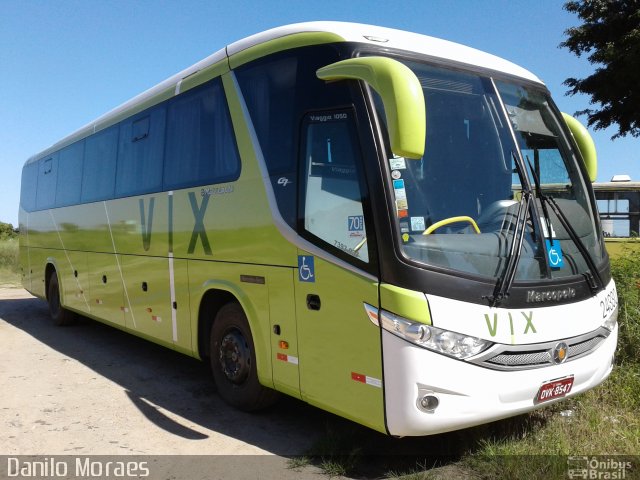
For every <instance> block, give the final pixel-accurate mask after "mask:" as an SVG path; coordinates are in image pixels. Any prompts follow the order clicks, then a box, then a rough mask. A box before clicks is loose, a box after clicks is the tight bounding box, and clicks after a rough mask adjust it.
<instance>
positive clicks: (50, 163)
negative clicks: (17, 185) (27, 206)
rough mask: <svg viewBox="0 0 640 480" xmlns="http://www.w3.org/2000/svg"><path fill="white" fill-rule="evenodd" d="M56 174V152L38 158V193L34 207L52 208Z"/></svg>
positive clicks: (54, 198)
mask: <svg viewBox="0 0 640 480" xmlns="http://www.w3.org/2000/svg"><path fill="white" fill-rule="evenodd" d="M57 176H58V154H57V153H54V154H53V155H52V156H50V157H45V158H42V159H40V161H39V162H38V193H37V195H36V208H38V209H41V208H52V207H53V206H54V204H55V201H56V180H57Z"/></svg>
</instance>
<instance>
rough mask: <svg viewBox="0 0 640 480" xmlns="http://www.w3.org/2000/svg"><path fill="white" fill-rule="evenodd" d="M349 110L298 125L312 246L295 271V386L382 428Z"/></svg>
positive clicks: (308, 397)
mask: <svg viewBox="0 0 640 480" xmlns="http://www.w3.org/2000/svg"><path fill="white" fill-rule="evenodd" d="M353 117H354V112H353V111H352V110H351V109H342V110H332V111H324V112H319V113H316V114H309V115H307V117H306V118H305V120H304V122H303V127H302V135H301V138H302V142H303V148H302V149H301V151H302V153H303V155H304V157H303V158H302V159H301V165H300V168H301V172H302V175H301V178H300V182H299V185H300V189H301V190H300V204H299V210H300V214H301V220H300V223H299V231H300V233H301V235H302V236H303V237H304V238H305V239H307V240H308V241H309V242H310V243H312V244H314V245H315V246H317V249H312V248H309V251H305V250H299V251H298V270H297V272H296V278H295V279H294V283H295V290H296V293H295V296H296V316H297V319H298V347H299V353H300V389H301V394H302V398H303V400H305V401H307V402H309V403H311V404H314V405H318V406H320V407H322V408H324V409H326V410H328V411H331V412H333V413H336V414H338V415H341V416H344V417H346V418H349V419H352V420H354V421H357V422H359V423H362V424H365V425H368V426H369V427H371V428H373V429H376V430H378V431H382V432H384V431H385V425H384V402H383V388H382V355H381V347H380V329H379V327H378V326H377V325H376V324H374V323H373V322H372V321H371V320H370V319H369V316H368V315H367V311H366V309H365V305H367V304H368V305H371V306H373V307H375V308H377V307H378V278H377V275H374V274H373V273H371V272H372V271H376V270H375V268H372V266H371V265H372V264H375V252H374V248H372V247H370V245H369V243H368V240H367V239H368V235H369V234H370V235H371V237H369V238H373V235H374V234H373V227H372V221H371V218H370V213H369V212H368V206H367V205H368V202H366V201H365V199H366V191H367V189H366V184H365V181H364V177H363V168H362V161H361V160H362V159H361V151H360V147H359V143H358V138H357V131H356V129H355V121H354V118H353ZM373 243H375V242H373ZM323 252H326V254H325V253H323ZM318 253H320V255H321V256H322V257H324V258H321V256H319V255H318Z"/></svg>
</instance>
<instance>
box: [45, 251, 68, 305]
mask: <svg viewBox="0 0 640 480" xmlns="http://www.w3.org/2000/svg"><path fill="white" fill-rule="evenodd" d="M58 272H59V269H58V265H57V264H56V261H55V259H53V258H51V257H49V258H47V264H46V265H45V267H44V297H45V298H46V299H47V301H48V300H49V281H50V279H51V274H52V273H55V274H56V275H58V286H59V295H60V304H61V305H62V304H63V300H64V297H63V291H64V289H63V288H62V279H61V278H60V275H59V273H58Z"/></svg>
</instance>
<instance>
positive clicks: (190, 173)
mask: <svg viewBox="0 0 640 480" xmlns="http://www.w3.org/2000/svg"><path fill="white" fill-rule="evenodd" d="M167 126H168V129H167V144H166V150H165V152H166V158H165V168H164V187H165V188H166V189H172V188H185V187H189V186H194V185H206V184H211V183H220V182H225V181H230V180H235V179H236V178H238V176H239V174H240V161H239V158H238V151H237V148H236V143H235V137H234V134H233V129H232V127H231V119H230V118H229V112H228V109H227V105H226V101H225V97H224V91H223V89H222V84H221V82H220V80H219V79H217V80H214V81H213V82H211V83H209V84H207V85H206V86H205V87H202V88H198V89H194V90H192V91H189V92H187V93H185V94H183V95H180V96H179V97H178V98H176V99H175V100H174V101H172V102H171V103H170V104H169V107H168V112H167Z"/></svg>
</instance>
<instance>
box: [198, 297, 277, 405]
mask: <svg viewBox="0 0 640 480" xmlns="http://www.w3.org/2000/svg"><path fill="white" fill-rule="evenodd" d="M210 346H211V349H210V353H211V357H210V361H211V370H212V372H213V378H214V380H215V382H216V386H217V387H218V393H219V394H220V396H221V397H222V399H223V400H224V401H225V402H226V403H228V404H229V405H231V406H233V407H236V408H238V409H240V410H244V411H247V412H250V411H255V410H260V409H262V408H265V407H267V406H269V405H271V404H273V403H274V402H275V400H276V399H277V392H275V391H274V390H271V389H270V388H267V387H264V386H262V385H260V382H259V381H258V373H257V369H256V355H255V347H254V344H253V338H252V336H251V330H250V329H249V322H248V321H247V317H246V315H245V314H244V312H243V310H242V308H241V307H240V305H239V304H237V303H228V304H226V305H224V306H223V307H222V308H221V309H220V310H219V311H218V314H217V315H216V318H215V320H214V322H213V327H212V328H211V339H210Z"/></svg>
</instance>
